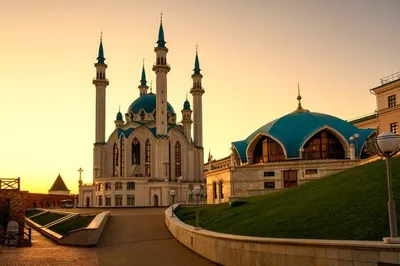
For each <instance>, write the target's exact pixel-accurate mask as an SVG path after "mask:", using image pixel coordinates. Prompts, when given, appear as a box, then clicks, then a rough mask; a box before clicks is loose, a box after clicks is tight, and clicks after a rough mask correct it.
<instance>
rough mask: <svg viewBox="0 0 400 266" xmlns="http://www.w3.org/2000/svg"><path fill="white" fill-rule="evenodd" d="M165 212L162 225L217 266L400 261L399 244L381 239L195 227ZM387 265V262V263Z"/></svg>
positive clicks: (369, 264)
mask: <svg viewBox="0 0 400 266" xmlns="http://www.w3.org/2000/svg"><path fill="white" fill-rule="evenodd" d="M170 216H171V208H168V209H167V210H166V211H165V224H166V225H167V227H168V229H169V230H170V232H171V234H172V235H173V236H174V237H175V238H176V239H177V240H179V241H180V242H181V243H183V244H184V245H185V246H187V247H188V248H190V249H191V250H193V251H194V252H196V253H198V254H200V255H201V256H203V257H205V258H207V259H210V260H212V261H214V262H216V263H219V264H221V265H226V266H230V265H246V266H251V265H280V266H281V265H282V266H285V265H286V266H292V265H293V266H309V265H318V266H320V265H321V266H322V265H337V266H352V265H357V266H373V265H385V264H378V262H383V263H393V264H398V263H400V245H399V244H384V243H383V242H382V241H344V240H317V239H286V238H262V237H247V236H238V235H229V234H221V233H216V232H212V231H207V230H203V229H200V230H196V229H195V228H194V227H193V226H190V225H187V224H185V223H183V222H182V221H180V220H179V219H178V218H177V217H176V216H174V217H173V218H171V217H170ZM389 265H390V264H389Z"/></svg>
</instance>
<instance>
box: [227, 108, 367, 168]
mask: <svg viewBox="0 0 400 266" xmlns="http://www.w3.org/2000/svg"><path fill="white" fill-rule="evenodd" d="M325 126H328V127H330V128H333V129H334V130H336V131H338V132H339V133H340V134H341V135H342V136H343V137H344V138H345V139H346V141H347V142H348V143H349V138H350V137H351V136H353V135H354V134H355V133H358V134H359V135H360V138H359V141H358V142H357V143H355V144H356V145H357V151H360V152H361V147H362V146H363V144H364V142H365V140H366V139H367V138H368V136H370V135H371V133H372V132H374V129H359V128H357V127H355V126H354V125H352V124H350V123H348V122H346V121H344V120H342V119H340V118H337V117H334V116H331V115H327V114H321V113H314V112H294V113H290V114H287V115H285V116H282V117H281V118H278V119H276V120H274V121H271V122H269V123H267V124H265V125H264V126H262V127H260V128H259V129H257V130H256V131H254V132H253V133H252V134H250V136H248V137H247V138H246V139H245V140H242V141H236V142H233V143H232V144H233V146H235V148H236V150H237V151H238V153H239V156H240V158H241V160H242V162H247V158H246V149H247V146H248V145H249V144H250V142H251V140H252V139H253V138H254V137H255V136H256V135H257V134H259V133H260V134H265V135H269V136H271V137H273V138H275V139H277V140H278V141H280V142H281V143H282V145H283V146H284V147H283V148H284V149H285V150H286V153H287V158H289V159H290V158H297V157H299V150H300V149H301V148H302V147H301V146H302V144H303V143H304V141H305V140H306V139H307V138H308V137H310V136H311V135H313V134H315V133H317V131H318V130H319V129H321V128H323V127H325Z"/></svg>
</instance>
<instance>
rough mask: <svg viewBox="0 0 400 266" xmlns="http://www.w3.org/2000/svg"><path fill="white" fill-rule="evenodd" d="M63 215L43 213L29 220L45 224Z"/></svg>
mask: <svg viewBox="0 0 400 266" xmlns="http://www.w3.org/2000/svg"><path fill="white" fill-rule="evenodd" d="M64 216H65V215H62V214H56V213H45V214H43V215H39V216H36V217H33V218H32V219H31V220H32V221H34V222H35V223H37V224H40V225H46V224H48V223H51V222H54V221H55V220H58V219H60V218H62V217H64Z"/></svg>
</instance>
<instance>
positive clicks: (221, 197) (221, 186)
mask: <svg viewBox="0 0 400 266" xmlns="http://www.w3.org/2000/svg"><path fill="white" fill-rule="evenodd" d="M223 185H224V183H223V182H222V181H219V198H220V199H223V198H224V193H223V192H222V189H223Z"/></svg>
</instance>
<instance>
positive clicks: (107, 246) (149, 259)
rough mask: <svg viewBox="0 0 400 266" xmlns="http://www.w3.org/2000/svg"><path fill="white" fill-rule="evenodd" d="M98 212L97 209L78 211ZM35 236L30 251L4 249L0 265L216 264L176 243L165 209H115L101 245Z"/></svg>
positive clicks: (0, 257)
mask: <svg viewBox="0 0 400 266" xmlns="http://www.w3.org/2000/svg"><path fill="white" fill-rule="evenodd" d="M74 211H77V212H84V213H87V212H98V211H101V210H98V209H76V210H74ZM32 233H33V237H32V239H33V245H32V247H28V248H3V254H0V265H1V266H14V265H24V266H25V265H26V266H44V265H46V266H47V265H52V266H53V265H57V266H64V265H65V266H69V265H74V266H80V265H82V266H83V265H85V266H92V265H101V266H102V265H113V266H114V265H115V266H117V265H138V266H142V265H143V266H146V265H149V266H150V265H162V264H163V265H174V266H179V265H182V266H183V265H185V266H186V265H190V266H197V265H198V266H202V265H215V264H214V263H212V262H210V261H208V260H206V259H204V258H203V257H200V256H199V255H197V254H196V253H194V252H192V251H191V250H189V249H187V248H186V247H185V246H184V245H182V244H181V243H179V242H178V241H176V240H175V239H174V238H173V237H172V235H171V234H170V233H169V231H168V229H167V228H166V226H165V224H164V209H162V208H154V209H147V208H146V209H139V208H138V209H114V210H112V212H111V216H110V218H109V220H108V222H107V225H106V227H105V228H104V231H103V235H102V237H101V238H100V241H99V243H98V246H97V247H95V248H76V247H66V246H59V245H57V244H55V243H53V242H52V241H51V240H49V239H47V238H46V237H44V236H42V235H41V234H40V233H38V232H37V231H34V230H33V231H32Z"/></svg>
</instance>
